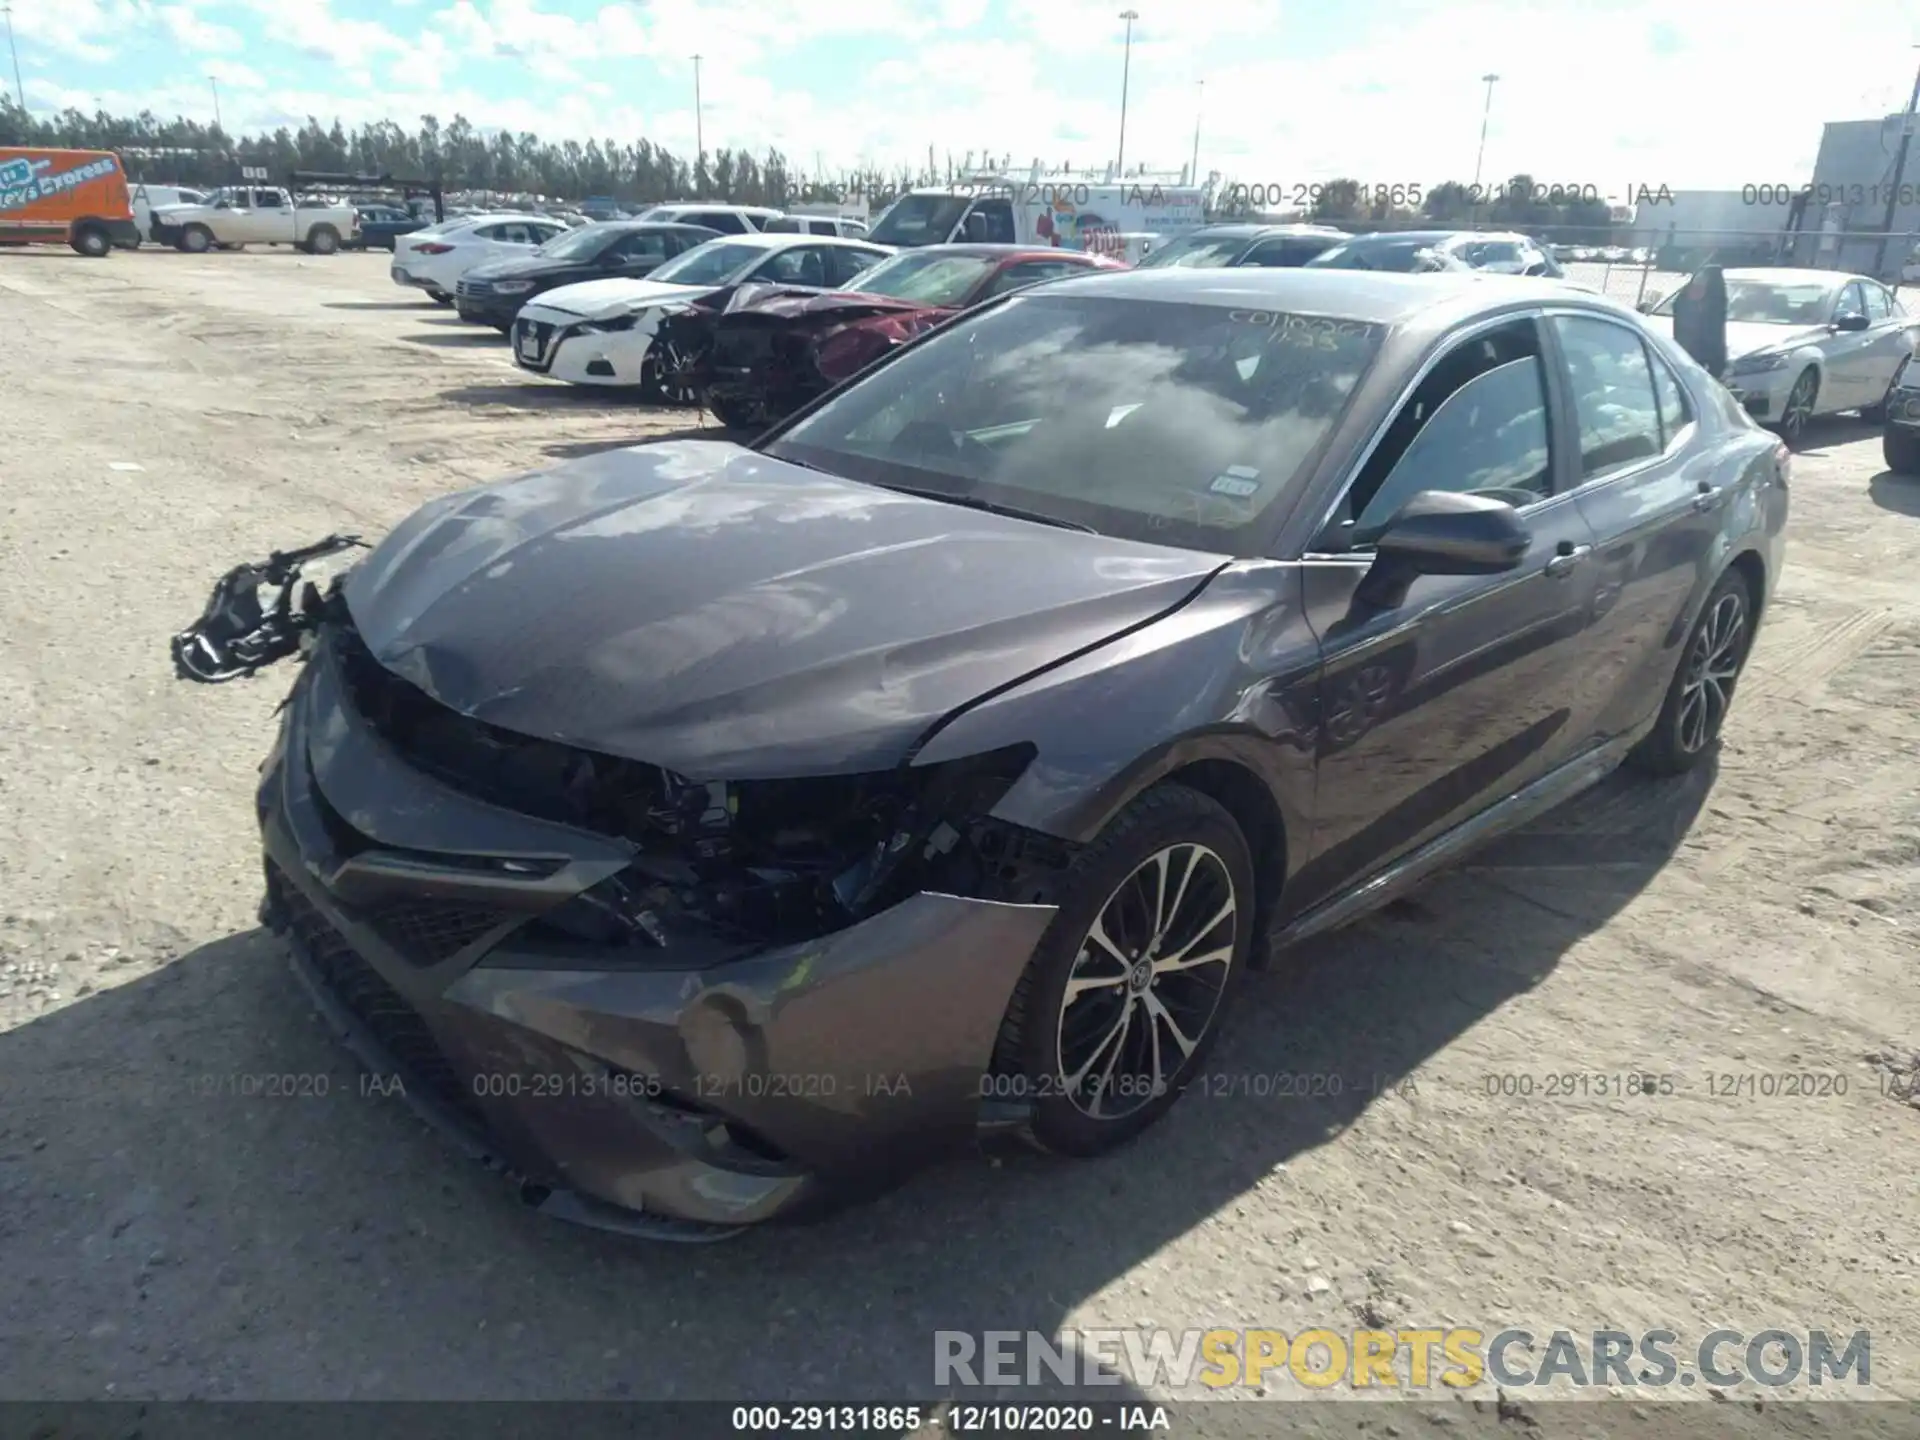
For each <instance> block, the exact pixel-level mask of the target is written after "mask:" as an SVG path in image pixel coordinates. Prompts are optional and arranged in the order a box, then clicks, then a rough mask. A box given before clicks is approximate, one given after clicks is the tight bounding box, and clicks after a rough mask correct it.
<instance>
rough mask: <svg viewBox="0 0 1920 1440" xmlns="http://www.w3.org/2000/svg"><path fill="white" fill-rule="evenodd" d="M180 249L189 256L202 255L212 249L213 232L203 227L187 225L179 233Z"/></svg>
mask: <svg viewBox="0 0 1920 1440" xmlns="http://www.w3.org/2000/svg"><path fill="white" fill-rule="evenodd" d="M180 248H181V249H182V250H184V251H186V252H187V254H189V255H204V254H206V253H207V252H208V251H209V250H211V249H213V232H212V231H211V230H209V229H208V228H207V227H206V226H204V225H189V226H188V227H187V228H186V229H184V230H182V231H181V232H180Z"/></svg>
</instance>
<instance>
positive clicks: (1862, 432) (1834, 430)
mask: <svg viewBox="0 0 1920 1440" xmlns="http://www.w3.org/2000/svg"><path fill="white" fill-rule="evenodd" d="M1879 434H1880V427H1879V425H1877V424H1875V423H1874V422H1873V421H1871V420H1863V419H1861V418H1860V417H1859V416H1858V415H1855V414H1853V413H1852V412H1850V411H1849V412H1847V413H1845V414H1840V415H1816V416H1814V417H1813V418H1812V419H1811V420H1809V421H1807V428H1806V429H1805V430H1804V431H1802V432H1801V435H1800V439H1799V442H1798V443H1797V444H1796V445H1795V446H1794V453H1795V454H1797V455H1806V456H1809V457H1813V456H1821V455H1827V454H1830V453H1832V451H1833V449H1834V447H1835V446H1838V445H1851V444H1852V443H1853V442H1854V441H1856V440H1871V439H1874V438H1876V437H1877V436H1878V435H1879Z"/></svg>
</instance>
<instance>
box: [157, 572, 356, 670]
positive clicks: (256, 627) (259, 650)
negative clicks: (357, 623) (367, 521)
mask: <svg viewBox="0 0 1920 1440" xmlns="http://www.w3.org/2000/svg"><path fill="white" fill-rule="evenodd" d="M365 544H366V542H365V541H363V540H362V539H361V538H360V537H359V536H358V535H329V536H327V538H326V539H324V540H320V541H316V542H315V543H314V544H312V545H303V546H301V547H300V548H299V549H297V550H276V551H274V552H273V554H272V555H270V556H268V557H267V558H266V559H265V560H263V561H261V562H259V563H258V564H251V565H236V566H234V567H233V569H231V570H229V571H228V572H227V573H226V574H225V575H222V576H221V577H220V580H219V583H218V584H216V585H215V586H214V587H213V595H212V596H211V598H209V599H208V601H207V608H206V609H205V610H204V611H202V612H201V614H200V618H199V619H198V620H196V621H194V623H193V624H191V625H189V626H188V627H187V628H186V629H185V630H182V631H181V632H180V633H179V634H178V635H176V636H174V637H173V643H172V648H173V668H174V673H175V674H177V675H178V676H179V677H180V678H181V679H182V680H196V681H198V682H200V683H201V684H203V685H221V684H224V683H225V682H227V681H229V680H237V679H239V678H240V677H241V676H244V675H252V674H255V673H256V672H258V671H260V670H264V669H265V668H266V667H267V666H269V665H271V664H273V663H274V662H275V661H276V660H284V659H285V658H286V657H287V656H289V655H293V654H296V653H298V651H299V649H300V646H301V642H302V641H303V639H304V638H305V637H306V636H307V635H309V634H311V633H312V632H313V631H314V630H316V629H318V628H319V626H320V623H321V621H322V620H324V619H325V618H326V616H327V614H328V612H329V610H330V608H331V607H332V606H333V605H334V604H335V603H336V602H337V601H338V599H339V592H340V579H341V577H340V576H337V575H336V576H335V577H334V578H333V581H332V582H331V583H330V584H329V585H328V587H327V590H326V592H325V594H322V593H321V590H320V587H319V586H317V585H315V584H314V583H313V582H312V581H311V580H309V581H307V582H306V584H305V585H304V586H301V588H300V596H299V601H298V603H297V604H296V603H295V599H294V589H295V587H296V586H299V585H300V572H301V569H302V568H303V567H304V566H306V565H307V564H309V563H310V562H312V561H315V560H321V559H324V558H326V557H327V556H329V555H337V554H339V553H340V552H341V551H343V550H352V549H355V548H365ZM268 587H272V588H274V589H275V591H276V593H275V595H274V598H273V601H272V604H271V605H270V606H269V605H263V604H262V603H261V600H260V592H261V590H262V589H264V588H268Z"/></svg>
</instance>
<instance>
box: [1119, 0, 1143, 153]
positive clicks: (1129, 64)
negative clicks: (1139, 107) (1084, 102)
mask: <svg viewBox="0 0 1920 1440" xmlns="http://www.w3.org/2000/svg"><path fill="white" fill-rule="evenodd" d="M1120 18H1121V19H1122V20H1124V21H1126V22H1127V42H1126V44H1127V48H1126V51H1125V52H1124V54H1123V55H1122V56H1121V59H1120V153H1119V155H1117V156H1116V157H1115V159H1114V170H1115V172H1116V173H1115V176H1114V178H1115V179H1120V178H1122V177H1124V176H1125V175H1126V173H1127V80H1128V76H1129V72H1130V71H1131V70H1132V69H1133V22H1134V21H1136V20H1138V19H1139V18H1140V12H1139V11H1138V10H1122V11H1121V12H1120Z"/></svg>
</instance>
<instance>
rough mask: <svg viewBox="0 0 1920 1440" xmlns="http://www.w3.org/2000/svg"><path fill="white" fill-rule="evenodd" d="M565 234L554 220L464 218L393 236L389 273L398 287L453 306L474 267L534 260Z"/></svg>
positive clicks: (533, 217)
mask: <svg viewBox="0 0 1920 1440" xmlns="http://www.w3.org/2000/svg"><path fill="white" fill-rule="evenodd" d="M566 233H567V226H566V223H565V222H564V221H560V220H556V219H554V218H553V217H552V216H551V215H517V214H511V213H502V214H495V215H464V216H461V217H460V218H459V219H457V220H447V221H443V222H442V223H441V224H438V225H429V226H428V227H427V228H426V229H425V230H415V231H414V232H413V233H412V234H410V235H401V236H397V237H395V239H394V242H393V264H392V266H391V267H390V268H389V269H388V271H387V274H388V275H389V277H390V278H391V279H392V280H393V283H394V284H396V285H408V286H411V287H413V288H414V289H417V290H424V291H426V292H427V294H429V295H431V296H432V297H433V298H434V299H435V300H437V301H439V302H440V303H441V304H442V305H450V304H452V303H453V294H454V290H455V288H456V287H457V286H458V285H459V283H460V277H461V276H462V275H464V274H466V273H467V271H469V270H471V269H473V267H474V266H476V265H485V264H487V263H488V262H489V261H492V260H509V259H512V258H514V257H516V256H520V255H531V254H532V253H533V252H534V251H535V250H538V249H539V248H540V247H541V246H542V245H544V244H546V243H547V241H549V240H551V239H553V237H554V236H556V235H564V234H566Z"/></svg>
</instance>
